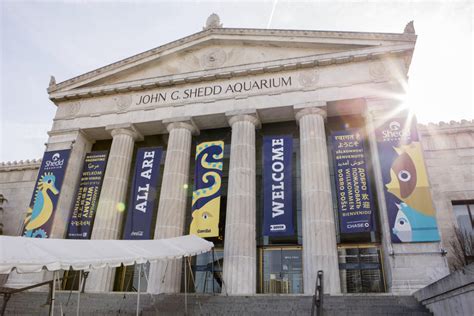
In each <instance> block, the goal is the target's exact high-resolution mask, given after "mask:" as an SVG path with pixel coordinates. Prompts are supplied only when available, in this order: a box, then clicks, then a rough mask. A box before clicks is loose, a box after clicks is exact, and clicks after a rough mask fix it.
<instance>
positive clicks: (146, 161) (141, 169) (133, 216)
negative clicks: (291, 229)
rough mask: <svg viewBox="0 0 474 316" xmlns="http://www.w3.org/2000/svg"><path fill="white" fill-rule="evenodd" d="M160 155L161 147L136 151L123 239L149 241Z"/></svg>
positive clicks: (161, 152)
mask: <svg viewBox="0 0 474 316" xmlns="http://www.w3.org/2000/svg"><path fill="white" fill-rule="evenodd" d="M162 154H163V150H162V148H161V147H149V148H139V149H138V150H137V157H136V162H135V173H134V175H133V182H132V189H131V192H130V199H129V203H128V211H127V221H126V222H125V230H124V232H123V239H151V224H152V223H151V221H152V217H153V211H154V210H155V209H156V206H157V200H156V199H157V196H158V192H157V187H158V182H159V178H160V162H161V156H162Z"/></svg>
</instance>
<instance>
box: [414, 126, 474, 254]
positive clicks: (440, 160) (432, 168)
mask: <svg viewBox="0 0 474 316" xmlns="http://www.w3.org/2000/svg"><path fill="white" fill-rule="evenodd" d="M418 131H419V133H420V137H421V139H422V146H423V149H424V155H425V162H426V166H427V169H428V175H429V178H430V182H431V188H432V192H433V202H434V204H435V208H436V213H437V214H436V217H437V220H438V226H439V229H440V233H441V239H442V240H441V241H442V247H443V248H444V249H446V250H447V251H448V262H450V261H451V260H452V249H451V247H450V245H449V240H450V239H452V238H453V235H454V225H457V222H456V218H455V216H454V212H453V206H452V204H451V201H456V200H458V201H459V200H474V121H467V120H462V121H461V122H454V121H451V122H450V123H444V122H440V123H439V124H428V125H419V126H418Z"/></svg>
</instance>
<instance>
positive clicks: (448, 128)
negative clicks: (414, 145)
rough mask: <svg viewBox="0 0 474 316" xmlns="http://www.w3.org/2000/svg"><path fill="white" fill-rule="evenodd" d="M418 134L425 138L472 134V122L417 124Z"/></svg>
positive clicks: (473, 128) (473, 123) (473, 122)
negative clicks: (463, 133) (464, 133)
mask: <svg viewBox="0 0 474 316" xmlns="http://www.w3.org/2000/svg"><path fill="white" fill-rule="evenodd" d="M417 127H418V132H420V134H422V135H426V136H436V135H439V134H456V133H462V132H469V133H474V120H470V121H469V120H461V121H460V122H459V121H450V122H443V121H441V122H439V123H428V124H418V126H417Z"/></svg>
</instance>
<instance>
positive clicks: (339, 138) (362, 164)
mask: <svg viewBox="0 0 474 316" xmlns="http://www.w3.org/2000/svg"><path fill="white" fill-rule="evenodd" d="M331 143H332V152H333V163H334V179H335V181H336V194H337V197H336V198H337V209H338V215H339V230H340V232H341V233H346V234H347V233H362V232H370V231H373V230H375V225H374V214H375V212H374V202H373V197H372V193H371V191H370V179H369V174H368V172H367V166H366V161H365V151H364V143H363V140H362V137H361V135H360V134H359V132H358V131H357V130H356V129H347V130H343V131H337V132H333V133H331Z"/></svg>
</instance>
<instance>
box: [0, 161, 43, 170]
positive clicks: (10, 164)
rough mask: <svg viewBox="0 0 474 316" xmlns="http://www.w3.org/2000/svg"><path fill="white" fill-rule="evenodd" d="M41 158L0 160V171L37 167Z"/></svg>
mask: <svg viewBox="0 0 474 316" xmlns="http://www.w3.org/2000/svg"><path fill="white" fill-rule="evenodd" d="M41 161H42V159H41V158H39V159H31V160H30V159H26V160H19V161H16V160H15V161H6V162H0V171H15V170H25V169H39V167H40V166H41Z"/></svg>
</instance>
